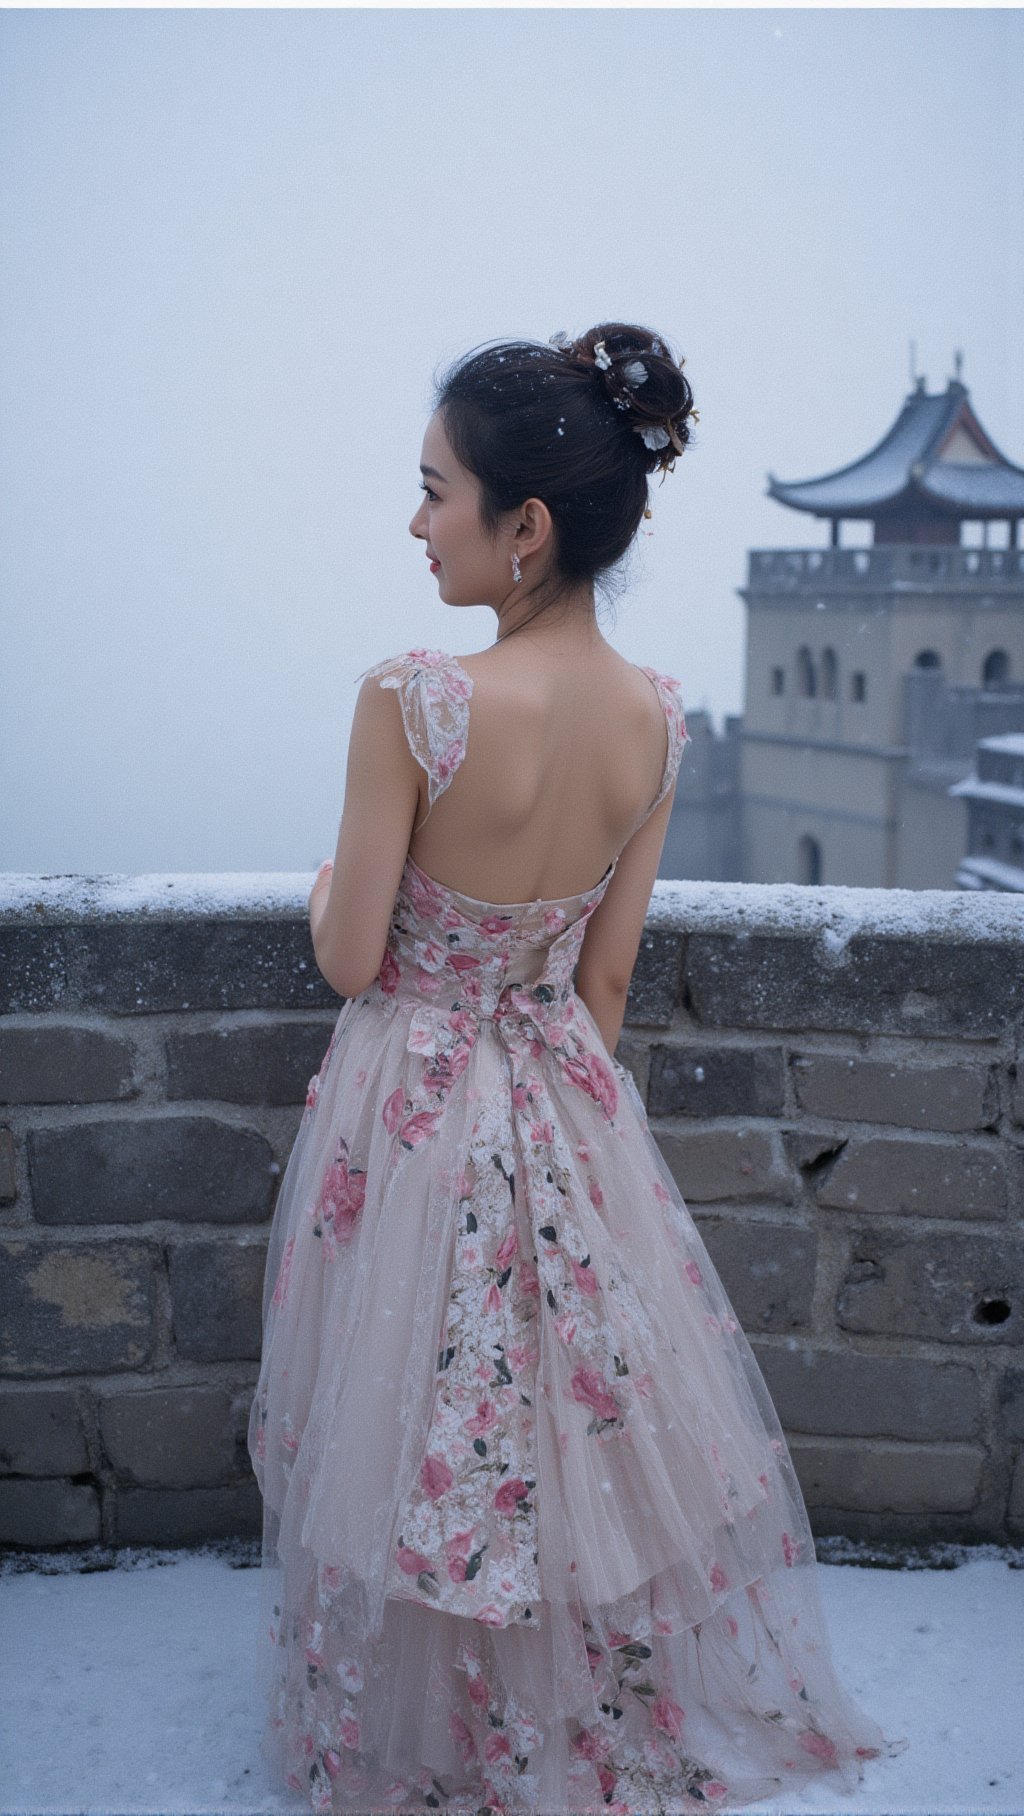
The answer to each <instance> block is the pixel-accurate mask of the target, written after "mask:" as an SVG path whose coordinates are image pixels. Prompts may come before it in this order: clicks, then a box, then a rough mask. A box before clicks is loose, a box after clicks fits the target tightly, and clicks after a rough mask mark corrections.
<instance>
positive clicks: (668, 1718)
mask: <svg viewBox="0 0 1024 1816" xmlns="http://www.w3.org/2000/svg"><path fill="white" fill-rule="evenodd" d="M685 1715H686V1711H685V1709H681V1708H680V1707H679V1704H678V1703H677V1702H673V1701H672V1698H671V1697H670V1696H656V1697H655V1699H654V1701H653V1702H652V1704H651V1720H652V1722H653V1723H654V1726H655V1727H656V1728H660V1729H661V1732H662V1733H663V1734H667V1735H668V1737H669V1739H670V1740H678V1739H679V1735H680V1732H681V1730H682V1726H683V1720H684V1718H685Z"/></svg>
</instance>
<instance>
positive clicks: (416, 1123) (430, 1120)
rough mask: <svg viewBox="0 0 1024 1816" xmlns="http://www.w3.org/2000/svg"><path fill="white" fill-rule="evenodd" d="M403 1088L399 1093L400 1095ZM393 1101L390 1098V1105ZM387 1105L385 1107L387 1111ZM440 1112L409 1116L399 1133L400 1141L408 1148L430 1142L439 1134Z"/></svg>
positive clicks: (418, 1113) (424, 1111)
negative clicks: (431, 1138)
mask: <svg viewBox="0 0 1024 1816" xmlns="http://www.w3.org/2000/svg"><path fill="white" fill-rule="evenodd" d="M400 1094H401V1087H399V1091H398V1092H397V1093H393V1094H392V1095H400ZM391 1101H392V1100H391V1098H390V1097H389V1098H388V1103H390V1102H391ZM386 1108H387V1105H385V1109H386ZM437 1120H438V1112H437V1111H436V1110H417V1112H416V1114H415V1115H414V1116H407V1117H406V1119H405V1121H404V1122H403V1123H402V1125H401V1127H400V1128H399V1131H398V1139H399V1141H401V1142H402V1143H403V1144H404V1145H405V1146H406V1147H408V1148H415V1147H418V1146H419V1144H420V1142H421V1141H429V1140H430V1137H431V1136H432V1135H434V1134H436V1133H437Z"/></svg>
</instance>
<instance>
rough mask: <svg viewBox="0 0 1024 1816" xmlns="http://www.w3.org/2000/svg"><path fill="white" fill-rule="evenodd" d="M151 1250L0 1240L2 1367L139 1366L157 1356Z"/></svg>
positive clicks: (53, 1370) (9, 1370) (26, 1370)
mask: <svg viewBox="0 0 1024 1816" xmlns="http://www.w3.org/2000/svg"><path fill="white" fill-rule="evenodd" d="M154 1262H155V1254H154V1251H153V1250H151V1249H149V1248H147V1247H146V1246H145V1245H144V1244H143V1243H135V1242H121V1241H118V1242H73V1243H57V1242H33V1241H27V1240H21V1239H18V1238H15V1237H8V1238H6V1239H5V1240H4V1241H2V1242H0V1369H3V1371H4V1373H5V1374H8V1375H67V1374H84V1373H86V1372H92V1371H107V1370H111V1369H119V1368H140V1367H142V1366H143V1364H145V1363H147V1362H149V1360H150V1358H151V1356H152V1353H153V1308H154V1280H153V1268H154Z"/></svg>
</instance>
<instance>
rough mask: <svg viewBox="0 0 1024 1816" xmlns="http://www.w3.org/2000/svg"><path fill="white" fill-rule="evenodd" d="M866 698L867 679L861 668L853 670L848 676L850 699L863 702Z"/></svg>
mask: <svg viewBox="0 0 1024 1816" xmlns="http://www.w3.org/2000/svg"><path fill="white" fill-rule="evenodd" d="M867 697H868V678H867V675H866V674H865V672H864V670H863V669H862V668H855V669H854V671H853V674H852V675H851V676H850V699H851V700H857V701H864V700H866V699H867Z"/></svg>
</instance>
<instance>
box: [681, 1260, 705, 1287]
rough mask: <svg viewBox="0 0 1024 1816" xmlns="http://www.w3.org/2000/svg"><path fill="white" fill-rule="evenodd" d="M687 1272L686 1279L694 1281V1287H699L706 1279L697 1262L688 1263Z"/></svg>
mask: <svg viewBox="0 0 1024 1816" xmlns="http://www.w3.org/2000/svg"><path fill="white" fill-rule="evenodd" d="M685 1272H686V1278H687V1279H688V1280H692V1281H693V1284H694V1286H699V1285H700V1283H701V1281H702V1280H703V1278H704V1276H703V1274H702V1273H701V1271H700V1268H699V1267H698V1266H697V1263H696V1261H688V1262H687V1263H686V1269H685Z"/></svg>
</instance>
